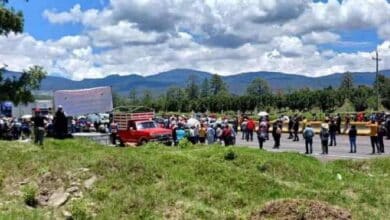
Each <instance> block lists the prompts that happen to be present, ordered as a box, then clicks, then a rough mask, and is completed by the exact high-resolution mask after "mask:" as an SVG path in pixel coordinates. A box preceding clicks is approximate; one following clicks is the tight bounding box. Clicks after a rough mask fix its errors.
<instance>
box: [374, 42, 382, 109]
mask: <svg viewBox="0 0 390 220" xmlns="http://www.w3.org/2000/svg"><path fill="white" fill-rule="evenodd" d="M375 55H376V56H375V57H373V58H372V59H373V60H375V62H376V75H375V81H376V95H377V100H376V110H377V111H379V99H380V95H379V61H381V59H380V58H379V55H378V49H376V50H375Z"/></svg>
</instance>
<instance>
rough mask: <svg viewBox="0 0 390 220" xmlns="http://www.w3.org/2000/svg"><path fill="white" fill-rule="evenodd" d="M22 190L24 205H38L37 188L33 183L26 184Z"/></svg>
mask: <svg viewBox="0 0 390 220" xmlns="http://www.w3.org/2000/svg"><path fill="white" fill-rule="evenodd" d="M22 192H23V200H24V203H26V205H28V206H31V207H36V206H37V205H38V201H37V199H36V195H37V188H36V187H35V186H33V185H27V186H25V187H23V188H22Z"/></svg>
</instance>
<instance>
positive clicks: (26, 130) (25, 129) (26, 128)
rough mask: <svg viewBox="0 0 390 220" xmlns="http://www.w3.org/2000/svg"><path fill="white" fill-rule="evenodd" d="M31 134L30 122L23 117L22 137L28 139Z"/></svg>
mask: <svg viewBox="0 0 390 220" xmlns="http://www.w3.org/2000/svg"><path fill="white" fill-rule="evenodd" d="M30 136H31V129H30V123H29V122H28V121H27V120H26V119H24V120H23V122H22V139H23V140H26V139H29V138H30Z"/></svg>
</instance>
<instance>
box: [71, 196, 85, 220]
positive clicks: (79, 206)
mask: <svg viewBox="0 0 390 220" xmlns="http://www.w3.org/2000/svg"><path fill="white" fill-rule="evenodd" d="M70 212H71V213H72V218H73V219H75V220H85V219H88V214H87V206H86V205H85V203H84V202H83V201H82V200H75V201H74V202H73V203H72V205H71V206H70Z"/></svg>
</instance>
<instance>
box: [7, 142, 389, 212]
mask: <svg viewBox="0 0 390 220" xmlns="http://www.w3.org/2000/svg"><path fill="white" fill-rule="evenodd" d="M231 151H232V149H231V148H229V149H228V148H223V147H219V146H213V147H201V146H198V147H194V148H188V147H187V148H181V149H178V148H168V147H163V146H158V145H155V144H152V145H149V146H147V147H143V148H137V149H133V148H107V147H102V146H99V145H96V144H93V143H91V142H88V141H80V140H66V141H54V140H48V141H47V142H46V143H45V146H44V149H40V148H39V147H36V146H33V145H29V144H22V143H15V142H0V164H1V165H0V186H1V191H0V219H20V218H22V219H42V218H52V217H55V216H59V215H60V214H59V213H60V211H59V210H57V209H49V208H42V207H38V208H35V209H31V208H28V207H27V206H26V205H24V198H23V194H19V195H18V194H16V195H14V194H10V193H9V191H10V190H11V189H15V190H17V189H18V187H15V186H17V185H18V184H17V183H18V182H20V181H23V180H26V179H27V180H28V181H29V184H33V183H36V182H38V180H39V179H40V178H41V177H42V175H44V174H45V173H47V172H50V173H52V174H55V175H56V176H57V177H59V178H62V179H64V180H63V184H64V186H65V187H67V186H68V185H69V184H70V182H69V181H68V180H66V178H64V176H66V173H67V172H68V173H69V172H71V173H72V172H76V171H77V170H79V169H80V168H88V169H90V171H89V172H90V173H92V174H95V175H96V176H97V177H98V181H97V182H96V184H95V185H94V187H93V188H92V189H90V190H85V191H84V197H83V198H82V199H78V200H73V201H69V202H68V203H67V204H66V205H65V207H62V208H61V209H66V210H68V211H71V212H73V214H74V216H75V217H79V218H80V219H84V218H89V217H95V218H98V219H160V218H164V217H171V218H180V219H240V218H242V219H246V218H248V217H249V216H250V214H251V213H252V212H255V211H258V210H260V209H261V207H262V206H263V205H264V204H265V203H266V202H268V201H272V200H275V199H281V198H299V199H313V200H320V201H326V202H328V203H330V204H333V205H337V206H340V207H342V208H346V209H348V210H350V211H351V213H352V217H353V218H354V219H367V217H369V218H370V219H386V218H387V217H388V216H390V210H389V207H390V177H389V172H390V159H389V158H385V159H373V160H369V161H346V160H344V161H335V162H329V163H322V162H320V161H318V160H316V159H314V158H312V157H307V156H303V155H299V154H297V153H271V152H266V151H259V150H257V149H249V148H233V151H234V155H235V157H230V158H233V159H232V160H230V159H229V160H226V159H225V157H226V155H228V154H229V153H230V154H231ZM338 173H339V174H341V176H342V180H337V178H336V175H337V174H338ZM79 178H81V180H83V179H85V178H88V177H87V176H80V177H79ZM12 186H14V187H12Z"/></svg>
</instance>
